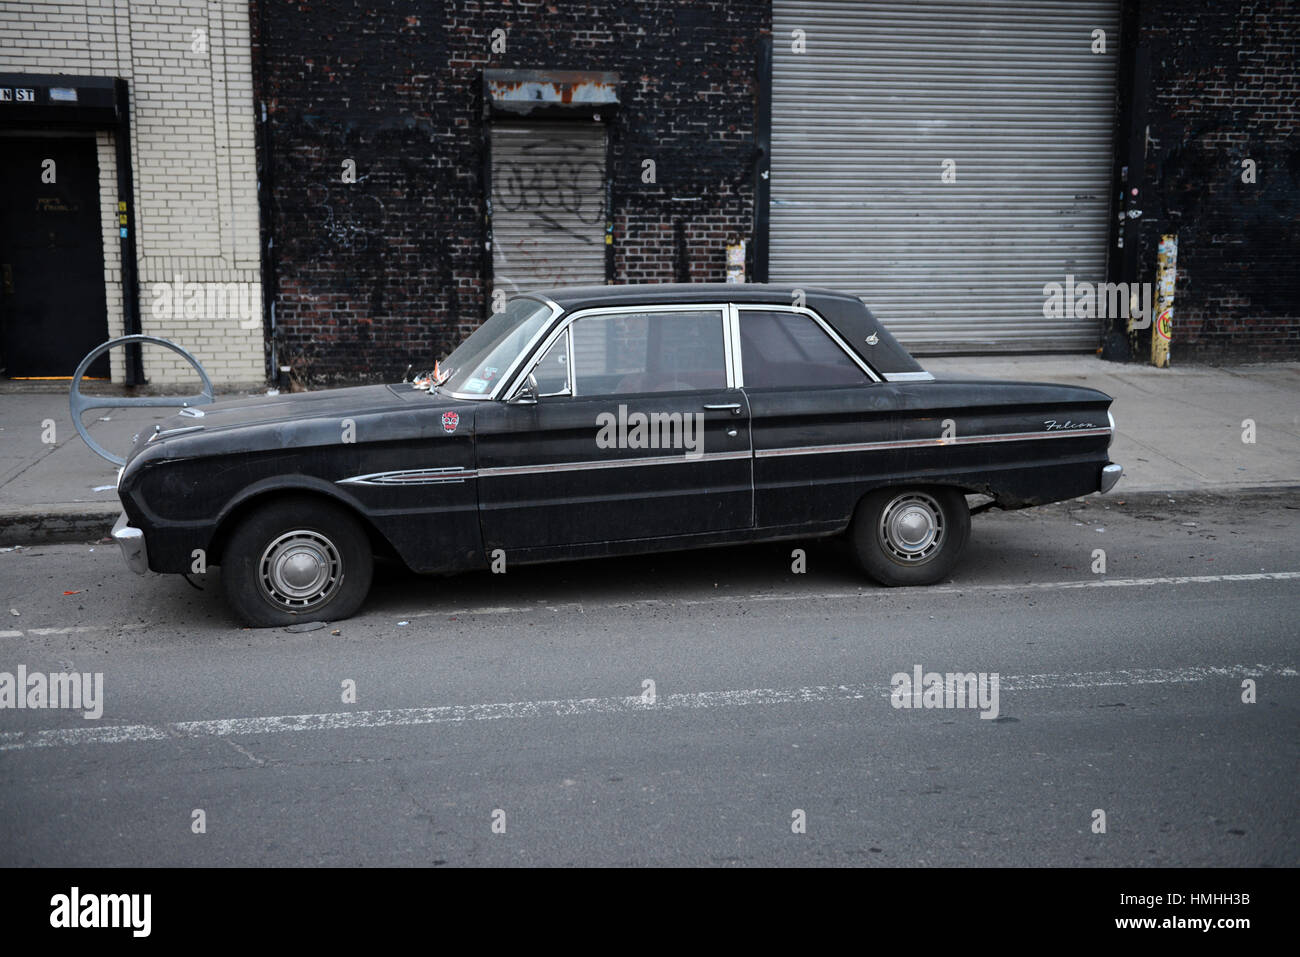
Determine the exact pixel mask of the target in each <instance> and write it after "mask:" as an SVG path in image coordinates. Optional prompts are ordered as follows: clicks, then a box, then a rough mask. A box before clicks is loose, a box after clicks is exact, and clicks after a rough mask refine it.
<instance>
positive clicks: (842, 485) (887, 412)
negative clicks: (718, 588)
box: [736, 305, 897, 531]
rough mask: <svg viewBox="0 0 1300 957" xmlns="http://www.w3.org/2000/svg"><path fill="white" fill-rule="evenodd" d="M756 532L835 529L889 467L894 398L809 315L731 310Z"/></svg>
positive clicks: (798, 311) (759, 309) (805, 312)
mask: <svg viewBox="0 0 1300 957" xmlns="http://www.w3.org/2000/svg"><path fill="white" fill-rule="evenodd" d="M736 315H737V324H738V333H739V350H740V359H741V361H740V363H739V366H740V372H741V383H742V386H743V389H744V392H745V394H746V396H747V397H748V399H749V408H750V417H751V429H752V433H753V443H754V509H755V513H756V520H757V526H758V527H759V528H767V529H773V528H785V527H791V528H801V529H803V530H807V531H813V530H816V529H819V528H832V527H835V526H837V525H841V524H842V523H843V522H844V521H845V520H846V519H847V518H848V517H849V516H850V515H851V514H852V511H853V508H854V507H855V505H856V504H857V501H858V499H859V498H860V497H861V495H862V491H863V488H864V485H865V483H866V482H867V481H868V480H870V479H872V478H873V477H877V476H879V475H881V474H884V472H887V471H888V470H889V469H890V468H891V467H892V463H894V461H895V456H894V455H893V454H892V453H890V452H889V451H888V449H889V445H888V443H890V442H891V441H892V440H894V439H895V438H896V429H897V422H896V419H897V416H896V410H895V407H894V406H895V401H894V399H895V394H894V391H893V389H892V388H891V387H890V386H889V385H888V384H887V383H883V382H880V381H879V379H878V378H877V377H876V376H875V374H874V373H872V372H871V370H870V369H869V367H868V366H867V365H866V364H865V363H863V362H862V361H861V360H860V359H858V358H857V357H856V356H853V355H852V354H851V351H850V350H849V348H848V347H847V346H846V345H845V344H844V342H843V340H841V339H840V338H839V336H838V335H837V334H836V333H835V332H834V330H832V329H831V327H830V326H829V325H828V324H827V323H825V322H824V321H823V320H822V319H821V318H820V317H819V316H817V315H816V313H814V312H813V311H812V310H809V309H804V308H798V307H793V306H792V307H784V306H745V305H740V306H738V307H737V309H736Z"/></svg>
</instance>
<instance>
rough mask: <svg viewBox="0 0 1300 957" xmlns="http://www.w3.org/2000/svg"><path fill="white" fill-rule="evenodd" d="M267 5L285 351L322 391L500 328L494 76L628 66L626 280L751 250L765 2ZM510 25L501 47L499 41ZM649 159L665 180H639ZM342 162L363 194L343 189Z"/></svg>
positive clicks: (619, 229)
mask: <svg viewBox="0 0 1300 957" xmlns="http://www.w3.org/2000/svg"><path fill="white" fill-rule="evenodd" d="M251 10H252V16H253V27H254V63H255V67H256V69H255V73H256V75H257V81H256V82H257V91H256V94H257V99H258V101H259V102H263V101H264V102H266V104H267V108H268V117H269V123H270V128H269V136H267V137H266V139H265V140H264V141H263V147H265V145H266V142H267V141H269V144H270V156H271V169H270V170H269V172H270V173H271V174H272V177H273V180H274V190H273V202H272V207H273V208H272V220H271V221H272V222H273V224H274V225H273V227H272V232H273V238H274V246H275V251H274V260H275V269H276V273H277V277H278V283H277V285H278V296H277V298H276V310H277V324H278V332H277V339H278V349H279V361H280V363H281V364H290V365H292V366H293V367H294V370H295V373H294V374H295V378H297V379H298V380H299V381H301V382H303V383H304V384H311V385H322V384H330V383H335V382H343V381H355V380H367V379H368V380H379V379H389V378H393V377H395V376H400V375H401V374H402V373H403V372H404V371H405V369H406V364H407V362H414V363H415V364H416V365H417V367H418V366H427V365H429V364H431V362H432V360H433V359H434V358H436V357H438V356H441V355H443V354H445V353H446V352H448V351H450V349H451V348H452V347H453V346H454V345H455V343H456V342H458V341H459V340H460V339H461V338H463V337H464V336H465V335H466V334H467V333H468V332H469V331H470V330H472V329H473V328H475V327H476V326H477V325H478V324H479V323H480V322H481V321H482V319H483V317H484V315H485V308H486V306H485V303H486V300H487V296H488V290H487V288H486V287H485V279H486V269H485V266H486V263H487V261H488V260H487V259H486V257H485V256H484V252H483V244H482V238H483V234H482V223H483V215H484V183H483V171H482V147H481V143H482V128H483V127H482V124H483V120H482V100H481V79H480V77H481V71H482V70H483V68H485V67H488V68H505V69H509V68H516V69H551V70H603V71H613V72H617V73H619V74H620V77H621V79H622V84H621V89H620V99H621V100H622V109H621V112H620V113H619V115H618V117H617V119H616V120H615V121H614V122H613V124H612V127H611V133H612V137H613V142H614V150H613V162H612V173H613V186H614V198H615V204H614V212H615V216H614V224H615V229H614V242H615V271H616V281H620V282H635V281H647V280H657V281H671V280H673V279H676V278H688V279H690V280H692V281H705V280H721V279H723V278H724V276H725V263H724V252H725V246H726V244H727V243H728V242H729V241H735V240H736V239H739V238H746V239H749V238H750V236H749V232H750V229H751V228H752V219H753V189H752V181H751V170H752V165H753V149H754V107H755V99H756V77H755V62H756V59H757V53H758V43H759V40H760V37H761V36H762V35H763V33H764V32H766V31H767V30H769V29H770V6H769V4H767V3H764V2H746V0H708V2H695V3H690V4H683V3H679V2H671V0H633V2H627V3H617V2H616V3H602V2H587V3H584V2H568V0H565V2H559V0H556V2H552V3H536V2H527V0H519V2H514V3H491V2H486V0H483V2H474V0H447V2H445V3H438V2H429V3H411V2H395V0H299V2H287V0H254V2H253V3H252V4H251ZM497 28H503V29H505V30H506V52H505V53H503V54H502V53H492V52H491V49H490V46H491V41H490V35H491V33H492V31H493V30H495V29H497ZM263 57H265V60H264V61H263V59H262V58H263ZM262 152H263V155H262V160H263V161H264V162H265V160H266V150H265V148H263V151H262ZM645 158H653V159H654V160H655V162H656V167H657V169H656V172H657V183H655V184H653V185H646V184H643V183H642V182H641V171H642V166H641V161H642V160H643V159H645ZM345 159H353V160H355V161H356V164H357V180H358V181H357V182H356V183H355V184H352V185H348V184H345V183H343V182H342V181H341V176H340V174H341V172H342V163H343V161H344V160H345ZM264 179H265V175H264ZM263 225H264V228H266V227H267V224H266V223H264V224H263Z"/></svg>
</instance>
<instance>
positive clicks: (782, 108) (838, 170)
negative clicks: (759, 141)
mask: <svg viewBox="0 0 1300 957" xmlns="http://www.w3.org/2000/svg"><path fill="white" fill-rule="evenodd" d="M1098 29H1100V30H1105V32H1106V52H1105V54H1094V53H1093V52H1092V45H1093V31H1094V30H1098ZM795 30H802V31H803V33H804V37H805V41H804V42H805V43H806V52H804V53H795V52H793V50H792V43H793V42H794V40H793V39H792V32H793V31H795ZM773 34H774V38H775V40H774V51H773V52H774V56H773V78H772V81H773V96H772V167H771V169H772V173H771V176H772V185H771V188H772V207H771V279H772V281H773V282H793V283H801V284H808V285H823V286H829V287H830V288H832V289H842V290H844V291H846V292H852V293H855V294H857V295H860V296H862V297H863V298H864V299H865V300H866V302H867V304H868V305H869V306H870V307H871V309H872V311H873V312H874V313H875V314H876V315H877V316H878V317H879V318H880V319H881V320H882V321H883V322H884V323H885V325H886V326H887V327H888V328H889V329H890V330H891V331H892V332H893V333H894V334H895V335H897V336H898V338H899V339H900V340H901V341H902V342H903V343H904V344H905V345H907V346H908V347H909V348H911V349H912V350H913V351H916V352H940V351H968V352H977V351H1004V352H1011V351H1024V350H1030V349H1059V350H1066V349H1093V348H1096V346H1097V344H1098V341H1099V336H1100V333H1099V322H1098V320H1097V319H1095V318H1092V319H1047V318H1044V316H1043V305H1044V296H1043V286H1044V284H1045V283H1049V282H1060V283H1064V282H1065V277H1066V274H1067V273H1071V274H1073V275H1074V277H1075V280H1076V282H1082V281H1087V282H1098V281H1101V280H1103V279H1104V277H1105V263H1106V246H1107V227H1108V224H1109V223H1108V220H1109V208H1110V202H1109V200H1110V197H1109V191H1110V175H1111V162H1112V154H1111V139H1112V124H1113V122H1114V109H1115V102H1114V91H1115V74H1116V51H1117V49H1118V43H1119V5H1118V0H1069V2H1057V0H1034V2H1033V3H1024V4H1021V3H998V4H990V3H984V2H978V3H969V2H956V0H949V2H934V3H904V2H899V0H891V2H872V3H869V4H866V3H861V4H860V3H835V2H830V0H775V2H774V4H773ZM947 159H952V160H955V161H956V167H955V171H956V182H954V183H944V182H942V180H941V174H942V172H943V162H944V160H947Z"/></svg>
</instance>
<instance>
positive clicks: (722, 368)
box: [569, 309, 727, 396]
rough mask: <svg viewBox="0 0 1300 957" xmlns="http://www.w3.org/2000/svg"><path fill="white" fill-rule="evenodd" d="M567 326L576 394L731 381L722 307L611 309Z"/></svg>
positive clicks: (705, 386)
mask: <svg viewBox="0 0 1300 957" xmlns="http://www.w3.org/2000/svg"><path fill="white" fill-rule="evenodd" d="M569 328H570V330H571V332H572V334H573V363H574V367H575V368H574V389H575V392H576V393H577V394H578V395H582V396H598V395H632V394H635V393H638V392H689V391H693V390H702V389H725V388H726V387H727V360H726V348H725V346H724V344H723V343H724V337H723V322H722V310H721V309H699V310H690V311H673V312H618V313H608V314H605V315H599V316H587V317H586V318H583V319H578V320H577V321H576V322H574V323H573V325H572V326H570V327H569Z"/></svg>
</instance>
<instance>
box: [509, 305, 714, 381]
mask: <svg viewBox="0 0 1300 957" xmlns="http://www.w3.org/2000/svg"><path fill="white" fill-rule="evenodd" d="M727 310H728V304H727V303H725V302H703V303H670V304H660V305H648V306H647V305H642V306H592V307H591V308H590V309H579V310H577V311H576V312H571V313H569V314H568V315H567V316H565V317H564V319H563V320H562V321H560V322H559V323H556V324H555V326H554V327H553V328H552V329H551V330H550V332H549V334H548V335H547V336H546V337H545V340H544V341H543V342H542V344H541V347H540V348H539V349H538V350H537V351H536V352H535V353H534V356H535V358H534V359H533V360H532V361H531V362H529V363H528V366H527V368H525V369H523V370H521V371H519V372H518V374H517V378H516V381H515V382H512V383H511V384H510V387H509V389H507V390H506V393H505V394H506V395H508V396H513V395H514V394H515V393H516V392H517V391H518V390H519V388H521V387H522V385H523V383H524V382H525V381H527V379H528V373H529V372H532V371H533V369H534V368H535V367H536V365H537V363H538V362H540V361H541V360H542V357H543V356H545V355H546V350H547V349H549V348H550V347H551V344H552V343H553V342H554V341H555V340H556V339H558V338H559V337H560V336H561V334H563V332H564V331H565V330H567V329H568V328H569V327H570V326H572V325H573V324H574V323H575V322H577V321H578V320H579V319H587V318H590V317H593V316H603V315H621V314H631V315H639V314H642V313H647V312H717V313H718V314H719V317H720V319H721V322H722V336H723V343H722V345H723V362H724V363H725V362H726V361H727V351H726V348H727V342H726V337H727ZM530 348H531V346H530ZM524 351H525V352H527V350H524ZM723 372H724V374H725V375H726V377H727V381H728V382H730V381H731V371H730V369H729V368H728V369H724V370H723ZM512 374H513V373H512ZM727 388H729V389H730V388H732V386H730V385H728V386H727ZM569 389H570V391H571V392H572V393H573V397H574V398H591V397H590V396H579V395H578V370H577V368H576V366H575V364H574V362H573V336H569ZM682 391H687V390H682ZM690 391H710V390H706V389H697V390H690ZM618 394H619V393H615V395H618ZM627 394H628V395H633V394H634V393H627ZM656 394H658V395H673V394H675V393H672V392H663V393H656ZM494 397H495V394H494ZM596 398H606V397H605V396H598V397H596Z"/></svg>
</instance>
